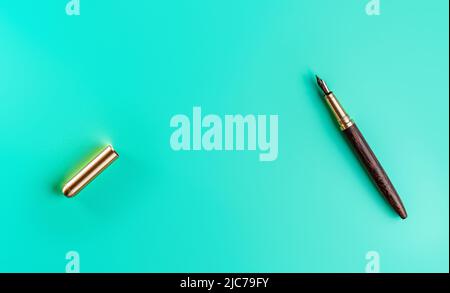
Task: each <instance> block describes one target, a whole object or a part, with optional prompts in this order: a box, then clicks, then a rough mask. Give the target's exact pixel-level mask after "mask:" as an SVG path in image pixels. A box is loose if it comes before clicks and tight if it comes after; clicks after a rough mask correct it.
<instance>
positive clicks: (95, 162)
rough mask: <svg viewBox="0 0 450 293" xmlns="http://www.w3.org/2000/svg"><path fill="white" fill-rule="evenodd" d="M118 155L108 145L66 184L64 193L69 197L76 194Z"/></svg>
mask: <svg viewBox="0 0 450 293" xmlns="http://www.w3.org/2000/svg"><path fill="white" fill-rule="evenodd" d="M118 157H119V154H117V152H116V151H115V150H114V149H113V147H112V146H111V145H108V146H107V147H106V148H104V149H103V150H102V151H101V153H100V154H98V155H97V156H96V157H95V158H94V159H92V160H91V161H90V162H89V163H88V164H87V165H86V166H84V167H83V168H82V169H81V170H80V171H79V172H78V173H77V174H76V175H75V176H73V177H72V178H71V179H70V180H69V181H68V182H67V183H66V184H65V185H64V187H63V189H62V192H63V194H64V195H65V196H67V197H73V196H75V195H76V194H77V193H78V192H80V191H81V190H82V189H83V188H84V187H85V186H86V185H87V184H89V182H91V181H92V180H93V179H94V178H95V177H96V176H97V175H98V174H100V173H101V172H102V171H103V170H104V169H105V168H106V167H108V166H109V165H110V164H111V163H112V162H113V161H114V160H115V159H117V158H118Z"/></svg>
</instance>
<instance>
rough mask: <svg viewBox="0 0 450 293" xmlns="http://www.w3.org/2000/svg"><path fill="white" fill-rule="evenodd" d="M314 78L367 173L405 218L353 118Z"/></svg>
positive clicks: (388, 181) (401, 205) (404, 217)
mask: <svg viewBox="0 0 450 293" xmlns="http://www.w3.org/2000/svg"><path fill="white" fill-rule="evenodd" d="M316 79H317V84H318V85H319V87H320V88H321V90H322V92H323V93H324V95H325V100H326V102H327V104H328V106H329V107H330V109H331V111H332V113H333V115H334V117H335V118H336V120H337V122H338V124H339V127H340V129H341V131H342V132H343V134H344V135H345V137H346V138H347V141H348V142H349V144H350V145H351V147H352V149H353V151H354V152H355V153H356V155H357V157H358V158H359V160H360V162H361V164H362V165H363V166H364V167H365V169H366V170H367V173H368V174H369V176H370V178H371V179H372V181H373V182H374V184H375V186H376V187H377V189H378V190H379V191H380V193H381V194H382V195H383V197H384V198H385V199H386V200H387V202H388V203H389V204H390V205H391V206H392V208H393V209H394V210H395V212H396V213H397V214H398V215H399V216H400V217H401V218H402V219H406V217H407V213H406V209H405V207H404V206H403V203H402V200H401V199H400V196H399V195H398V193H397V191H396V190H395V188H394V185H393V184H392V182H391V180H390V179H389V177H388V175H387V174H386V172H385V171H384V169H383V167H382V166H381V164H380V162H379V161H378V159H377V157H376V156H375V154H374V153H373V151H372V149H371V148H370V146H369V145H368V143H367V141H366V140H365V139H364V136H363V135H362V134H361V132H360V131H359V129H358V127H357V126H356V124H355V122H353V120H352V119H351V118H350V117H349V116H348V114H347V113H346V112H345V110H344V108H342V106H341V104H340V103H339V101H338V100H337V98H336V96H335V95H334V94H333V92H332V91H330V90H329V89H328V86H327V84H326V83H325V82H324V81H323V80H322V79H320V78H319V77H318V76H316Z"/></svg>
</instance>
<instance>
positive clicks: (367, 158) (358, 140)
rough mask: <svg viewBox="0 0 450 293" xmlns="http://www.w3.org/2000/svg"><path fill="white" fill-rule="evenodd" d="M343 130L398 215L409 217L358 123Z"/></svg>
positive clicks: (403, 217)
mask: <svg viewBox="0 0 450 293" xmlns="http://www.w3.org/2000/svg"><path fill="white" fill-rule="evenodd" d="M343 132H344V134H345V136H346V137H347V140H348V142H349V143H350V145H351V146H352V148H353V150H354V151H355V152H356V154H357V155H358V158H359V160H360V161H361V163H362V164H363V166H364V167H365V169H366V170H367V172H368V173H369V175H370V177H371V178H372V181H373V182H374V183H375V185H376V187H377V188H378V190H379V191H380V192H381V194H382V195H383V196H384V198H385V199H386V200H387V201H388V202H389V203H390V204H391V206H392V207H393V208H394V209H395V211H396V212H397V213H398V215H399V216H400V217H401V218H402V219H405V218H406V217H407V213H406V210H405V207H404V206H403V203H402V201H401V199H400V197H399V195H398V194H397V191H396V190H395V188H394V185H392V182H391V180H390V179H389V177H388V176H387V175H386V172H385V171H384V169H383V167H382V166H381V164H380V162H379V161H378V159H377V157H376V156H375V154H374V153H373V151H372V149H371V148H370V147H369V145H368V144H367V142H366V140H365V139H364V136H363V135H362V134H361V132H360V131H359V129H358V127H357V126H356V124H353V125H352V126H350V127H348V128H347V129H344V130H343Z"/></svg>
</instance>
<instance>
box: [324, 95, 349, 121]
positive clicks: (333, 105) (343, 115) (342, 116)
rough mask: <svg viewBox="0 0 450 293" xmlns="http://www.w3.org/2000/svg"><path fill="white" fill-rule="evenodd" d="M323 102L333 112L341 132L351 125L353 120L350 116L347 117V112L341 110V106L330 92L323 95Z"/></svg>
mask: <svg viewBox="0 0 450 293" xmlns="http://www.w3.org/2000/svg"><path fill="white" fill-rule="evenodd" d="M325 100H326V101H327V104H328V106H329V107H330V109H331V111H332V112H333V114H334V117H335V118H336V120H337V122H338V124H339V128H340V129H341V130H346V129H347V128H349V127H350V126H352V125H353V120H352V119H351V118H350V116H348V114H347V112H345V110H344V108H342V106H341V104H340V103H339V101H338V100H337V98H336V96H335V95H334V94H333V93H332V92H330V93H328V94H326V95H325Z"/></svg>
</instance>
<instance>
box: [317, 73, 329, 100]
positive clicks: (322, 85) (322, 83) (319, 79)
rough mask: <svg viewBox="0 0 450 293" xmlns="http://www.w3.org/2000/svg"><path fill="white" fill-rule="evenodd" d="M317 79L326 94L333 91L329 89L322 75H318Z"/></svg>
mask: <svg viewBox="0 0 450 293" xmlns="http://www.w3.org/2000/svg"><path fill="white" fill-rule="evenodd" d="M316 80H317V84H318V85H319V87H320V88H321V89H322V91H323V93H324V94H325V95H328V94H329V93H331V91H330V90H329V89H328V86H327V84H326V83H325V81H323V80H322V79H321V78H320V77H318V76H317V75H316Z"/></svg>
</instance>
